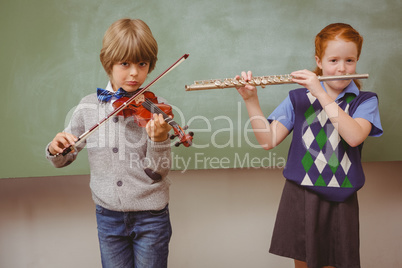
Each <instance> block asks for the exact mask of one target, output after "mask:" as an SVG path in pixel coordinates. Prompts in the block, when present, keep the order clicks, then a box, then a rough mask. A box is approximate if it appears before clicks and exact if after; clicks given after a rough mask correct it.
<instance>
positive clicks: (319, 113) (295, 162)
mask: <svg viewBox="0 0 402 268" xmlns="http://www.w3.org/2000/svg"><path fill="white" fill-rule="evenodd" d="M373 96H376V94H375V93H372V92H363V91H361V92H360V93H359V95H358V96H357V97H356V95H354V94H351V93H346V94H345V96H343V97H342V98H340V99H338V100H337V104H338V105H339V107H340V108H342V109H343V110H344V111H345V112H346V113H348V114H349V115H350V116H352V115H353V113H354V112H355V111H356V109H357V107H358V106H359V104H361V103H362V102H363V101H365V100H367V99H369V98H371V97H373ZM289 97H290V100H291V102H292V104H293V108H294V112H295V124H294V128H293V138H292V143H291V145H290V149H289V155H288V161H287V163H286V167H285V169H284V171H283V174H284V176H285V178H286V179H288V180H291V181H294V182H296V183H297V184H299V185H301V186H303V187H305V188H306V189H308V190H311V191H313V192H315V193H317V194H319V195H320V196H321V197H323V198H324V199H326V200H329V201H335V202H343V201H345V200H346V199H347V198H348V197H350V196H351V195H352V194H353V193H355V192H356V191H357V190H359V189H360V188H361V187H363V185H364V181H365V177H364V173H363V168H362V164H361V150H362V147H363V143H362V144H361V145H359V146H357V147H350V146H349V145H348V144H347V143H346V142H345V141H344V140H343V139H342V137H341V136H340V135H339V133H338V131H337V130H336V129H335V127H334V125H333V124H332V123H331V121H330V120H329V118H328V116H327V114H326V113H325V111H324V110H323V108H322V107H321V105H320V103H319V101H318V100H317V99H316V98H315V97H313V95H312V94H311V93H310V92H308V91H307V90H306V89H305V88H300V89H295V90H292V91H290V92H289Z"/></svg>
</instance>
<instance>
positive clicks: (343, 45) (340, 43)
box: [315, 39, 358, 91]
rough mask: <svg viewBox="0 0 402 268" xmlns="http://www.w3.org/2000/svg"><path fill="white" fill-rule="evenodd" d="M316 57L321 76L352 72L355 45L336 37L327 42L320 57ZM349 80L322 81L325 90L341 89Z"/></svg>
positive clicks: (353, 70)
mask: <svg viewBox="0 0 402 268" xmlns="http://www.w3.org/2000/svg"><path fill="white" fill-rule="evenodd" d="M315 58H316V63H317V66H318V67H319V68H320V69H322V75H323V76H329V75H345V74H354V73H355V72H356V64H357V61H358V58H357V46H356V44H355V43H353V42H346V41H344V40H342V39H336V40H332V41H329V42H328V43H327V48H326V49H325V52H324V55H323V57H322V59H320V58H318V57H317V56H316V57H315ZM350 82H351V80H338V81H326V82H324V84H325V88H327V90H328V89H329V90H334V91H342V90H344V89H345V88H346V87H347V86H348V85H349V83H350Z"/></svg>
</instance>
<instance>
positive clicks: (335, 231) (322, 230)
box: [269, 180, 360, 268]
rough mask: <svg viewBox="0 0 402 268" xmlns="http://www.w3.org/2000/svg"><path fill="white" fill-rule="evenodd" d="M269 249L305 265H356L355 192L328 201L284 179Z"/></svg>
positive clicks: (343, 267) (351, 267)
mask: <svg viewBox="0 0 402 268" xmlns="http://www.w3.org/2000/svg"><path fill="white" fill-rule="evenodd" d="M269 252H271V253H273V254H276V255H280V256H284V257H289V258H292V259H296V260H299V261H304V262H307V265H308V267H309V268H320V267H322V266H334V267H336V268H360V255H359V205H358V201H357V194H356V193H355V194H353V195H352V196H351V197H350V198H349V199H348V200H346V201H345V202H342V203H337V202H330V201H326V200H323V199H322V198H320V197H319V196H318V195H317V194H315V193H313V192H310V191H308V190H306V189H305V188H303V187H301V186H299V185H297V184H295V183H293V182H290V181H288V180H286V183H285V187H284V189H283V193H282V198H281V202H280V204H279V209H278V214H277V218H276V222H275V227H274V232H273V235H272V241H271V248H270V250H269Z"/></svg>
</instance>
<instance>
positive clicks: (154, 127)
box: [145, 114, 172, 142]
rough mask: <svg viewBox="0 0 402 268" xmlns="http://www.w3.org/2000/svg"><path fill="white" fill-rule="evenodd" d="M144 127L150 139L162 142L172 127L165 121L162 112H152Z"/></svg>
mask: <svg viewBox="0 0 402 268" xmlns="http://www.w3.org/2000/svg"><path fill="white" fill-rule="evenodd" d="M145 129H146V131H147V133H148V136H149V138H150V139H151V140H152V141H155V142H162V141H165V140H167V138H168V133H169V131H170V130H171V129H172V127H171V126H170V125H169V124H168V123H166V121H165V119H164V118H163V115H162V114H153V118H152V119H151V120H149V122H148V124H147V125H146V126H145Z"/></svg>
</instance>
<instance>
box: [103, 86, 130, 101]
mask: <svg viewBox="0 0 402 268" xmlns="http://www.w3.org/2000/svg"><path fill="white" fill-rule="evenodd" d="M97 95H98V100H100V101H103V102H108V101H110V99H111V98H112V97H115V98H116V99H120V98H121V97H123V96H126V95H127V91H125V90H124V89H123V88H119V90H117V91H116V92H111V91H109V90H106V89H102V88H98V89H97Z"/></svg>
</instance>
